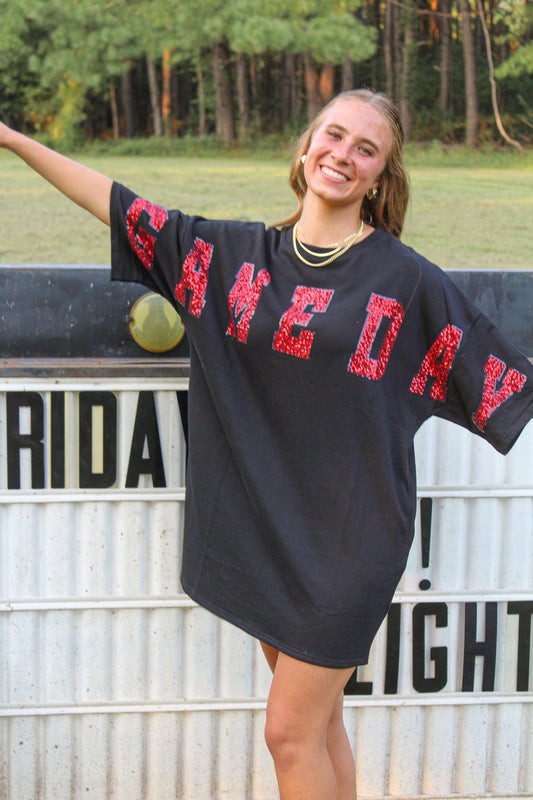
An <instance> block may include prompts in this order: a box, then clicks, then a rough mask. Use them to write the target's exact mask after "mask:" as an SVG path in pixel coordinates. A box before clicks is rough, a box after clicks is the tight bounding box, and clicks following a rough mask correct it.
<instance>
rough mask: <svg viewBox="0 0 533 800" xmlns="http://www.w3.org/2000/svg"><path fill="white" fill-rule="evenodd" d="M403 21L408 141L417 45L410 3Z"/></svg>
mask: <svg viewBox="0 0 533 800" xmlns="http://www.w3.org/2000/svg"><path fill="white" fill-rule="evenodd" d="M403 23H404V34H403V52H402V69H401V80H400V94H399V97H400V102H399V105H400V115H401V118H402V125H403V130H404V135H405V141H406V142H408V141H410V139H411V82H412V76H413V70H414V66H413V61H414V47H415V42H414V34H413V23H414V12H413V9H412V6H410V5H407V6H406V8H405V12H404V20H403Z"/></svg>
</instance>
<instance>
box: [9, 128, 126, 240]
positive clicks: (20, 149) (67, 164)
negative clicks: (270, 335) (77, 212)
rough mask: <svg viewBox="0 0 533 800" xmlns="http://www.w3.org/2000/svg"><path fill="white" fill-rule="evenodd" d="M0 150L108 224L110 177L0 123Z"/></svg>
mask: <svg viewBox="0 0 533 800" xmlns="http://www.w3.org/2000/svg"><path fill="white" fill-rule="evenodd" d="M0 147H5V148H6V149H7V150H10V151H11V152H12V153H15V155H17V156H19V158H21V159H22V160H23V161H25V162H26V164H28V166H30V167H31V168H32V169H34V170H35V171H36V172H38V173H39V175H42V177H43V178H45V179H46V180H47V181H49V182H50V183H51V184H52V185H53V186H55V187H56V189H59V191H60V192H63V194H64V195H66V196H67V197H68V198H69V199H70V200H72V201H73V202H74V203H77V204H78V205H79V206H81V207H82V208H85V209H86V210H87V211H89V212H90V213H91V214H94V216H95V217H97V218H98V219H99V220H101V221H102V222H105V223H106V225H109V223H110V218H109V201H110V196H111V186H112V184H113V182H112V180H111V179H110V178H107V177H106V176H105V175H102V174H101V173H99V172H96V171H95V170H93V169H90V168H89V167H86V166H84V165H83V164H79V163H78V162H77V161H73V160H72V159H70V158H67V157H66V156H63V155H61V154H60V153H56V152H55V151H54V150H50V149H49V148H48V147H45V146H44V145H42V144H40V143H39V142H36V141H35V140H34V139H31V138H29V137H28V136H24V135H23V134H22V133H18V132H17V131H14V130H12V129H11V128H9V127H8V126H7V125H4V124H3V123H1V122H0Z"/></svg>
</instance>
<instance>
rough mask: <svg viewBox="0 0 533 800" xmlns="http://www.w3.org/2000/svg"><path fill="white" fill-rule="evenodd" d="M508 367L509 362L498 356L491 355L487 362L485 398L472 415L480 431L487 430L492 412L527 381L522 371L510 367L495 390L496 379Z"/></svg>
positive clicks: (497, 379) (520, 389) (518, 390)
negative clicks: (498, 387) (501, 359)
mask: <svg viewBox="0 0 533 800" xmlns="http://www.w3.org/2000/svg"><path fill="white" fill-rule="evenodd" d="M506 367H507V364H506V363H505V362H504V361H500V359H499V358H496V356H489V359H488V361H487V363H486V364H485V385H484V387H483V399H482V401H481V405H480V407H479V409H478V410H477V411H476V413H475V414H474V416H473V417H472V420H473V422H474V425H475V426H476V427H477V428H479V430H480V431H484V430H485V428H486V425H487V421H488V419H489V417H490V415H491V414H492V412H493V411H496V409H497V408H498V407H499V406H501V404H502V403H504V402H505V401H506V400H508V399H509V397H510V396H511V395H512V394H515V393H518V392H521V391H522V387H523V385H524V383H525V382H526V376H525V375H522V373H521V372H518V371H517V370H516V369H512V368H509V369H508V370H507V374H506V375H505V377H504V379H503V383H502V385H501V387H500V389H498V391H495V390H496V381H499V380H501V378H502V375H503V373H504V372H505V369H506Z"/></svg>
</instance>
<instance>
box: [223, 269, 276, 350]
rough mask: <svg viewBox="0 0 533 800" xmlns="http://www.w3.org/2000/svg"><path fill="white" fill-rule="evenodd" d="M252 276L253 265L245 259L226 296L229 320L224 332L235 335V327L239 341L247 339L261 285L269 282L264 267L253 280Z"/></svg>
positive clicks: (261, 288)
mask: <svg viewBox="0 0 533 800" xmlns="http://www.w3.org/2000/svg"><path fill="white" fill-rule="evenodd" d="M253 276H254V265H253V264H248V263H247V262H246V261H245V262H244V264H243V265H242V267H241V268H240V270H239V274H238V275H237V280H236V281H235V283H234V284H233V288H232V290H231V292H230V293H229V297H228V306H229V313H230V321H229V325H228V329H227V331H226V334H227V335H228V336H235V328H236V329H237V339H238V340H239V342H246V340H247V339H248V330H249V328H250V321H251V319H252V317H253V315H254V314H255V310H256V308H257V304H258V302H259V298H260V297H261V292H262V290H263V286H266V285H267V284H269V283H270V275H269V273H268V272H267V270H266V269H262V270H261V271H260V272H259V273H258V275H257V278H256V279H255V280H254V281H252V278H253Z"/></svg>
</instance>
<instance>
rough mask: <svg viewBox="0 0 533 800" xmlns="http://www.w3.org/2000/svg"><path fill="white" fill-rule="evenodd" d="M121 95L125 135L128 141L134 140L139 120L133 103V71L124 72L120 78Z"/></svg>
mask: <svg viewBox="0 0 533 800" xmlns="http://www.w3.org/2000/svg"><path fill="white" fill-rule="evenodd" d="M120 94H121V97H122V108H123V109H124V135H125V136H126V138H127V139H132V138H133V137H134V136H135V134H136V133H137V120H136V114H135V106H134V101H133V86H132V80H131V69H128V70H127V71H126V72H123V73H122V75H121V76H120Z"/></svg>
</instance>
